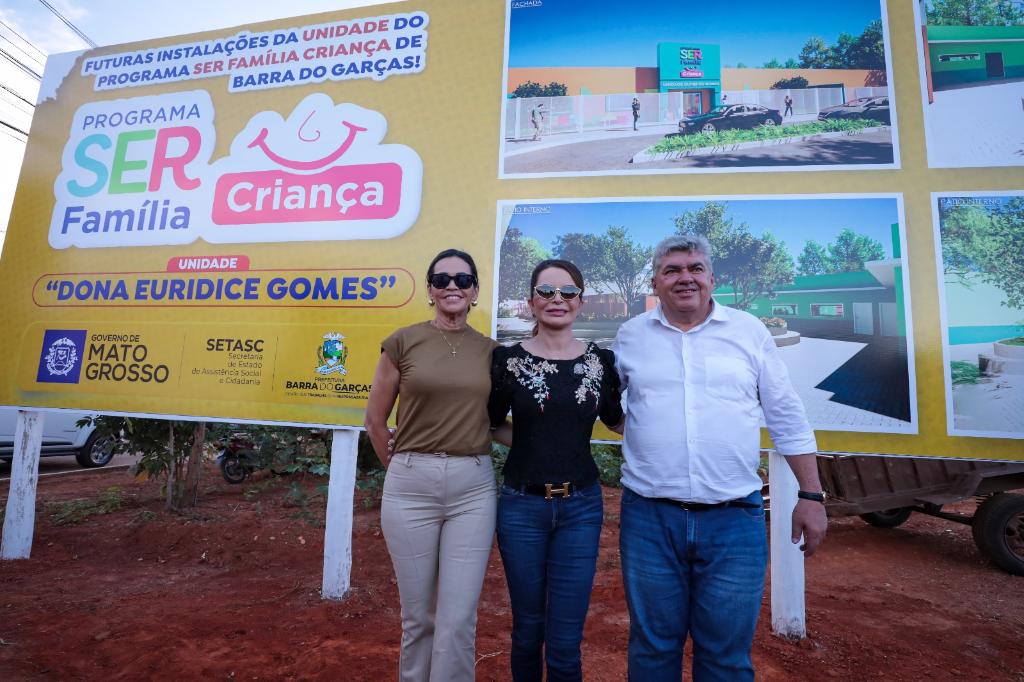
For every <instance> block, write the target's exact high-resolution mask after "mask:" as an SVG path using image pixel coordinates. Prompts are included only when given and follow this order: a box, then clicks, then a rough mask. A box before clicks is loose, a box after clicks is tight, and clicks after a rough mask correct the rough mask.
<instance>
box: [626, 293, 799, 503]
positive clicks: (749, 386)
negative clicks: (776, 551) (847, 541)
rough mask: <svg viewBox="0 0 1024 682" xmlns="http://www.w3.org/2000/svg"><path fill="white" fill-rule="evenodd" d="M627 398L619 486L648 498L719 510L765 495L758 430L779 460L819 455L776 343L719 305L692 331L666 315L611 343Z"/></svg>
mask: <svg viewBox="0 0 1024 682" xmlns="http://www.w3.org/2000/svg"><path fill="white" fill-rule="evenodd" d="M612 350H614V351H615V364H616V367H617V369H618V371H619V376H620V377H621V379H622V384H623V387H624V388H625V389H626V424H625V432H624V434H625V435H624V438H623V446H622V451H623V452H622V454H623V457H624V458H625V464H624V465H623V467H622V484H623V485H625V486H627V487H628V488H629V489H630V490H632V491H634V492H636V493H638V494H640V495H643V496H644V497H665V498H670V499H673V500H681V501H688V502H705V503H714V502H723V501H725V500H732V499H737V498H741V497H746V496H747V495H749V494H750V493H752V492H754V491H755V490H758V489H760V488H761V479H760V477H759V476H758V475H757V466H758V460H759V457H760V433H761V431H760V423H761V419H760V418H761V414H762V412H763V414H764V418H765V423H766V424H767V425H768V433H769V435H771V437H772V441H773V442H774V443H775V448H776V450H777V451H778V452H779V453H780V454H782V455H800V454H806V453H812V452H815V451H816V450H817V449H818V446H817V443H816V442H815V439H814V431H813V430H811V426H810V424H809V423H808V422H807V415H806V413H805V412H804V406H803V403H802V402H801V401H800V398H799V396H797V394H796V391H795V390H794V389H793V385H792V384H791V383H790V380H789V372H788V371H787V370H786V366H785V364H783V362H782V358H781V357H780V356H779V353H778V350H777V349H776V347H775V342H774V341H773V340H772V337H771V334H770V333H769V332H768V330H767V329H766V328H765V326H764V324H762V323H761V321H760V320H758V319H757V318H756V317H754V316H753V315H750V314H749V313H745V312H743V311H741V310H736V309H734V308H729V307H727V306H724V305H720V304H717V303H715V304H713V305H712V310H711V314H710V315H709V316H708V318H707V319H706V320H705V321H704V322H703V323H701V324H700V325H698V326H697V327H694V328H693V329H691V330H689V331H685V332H684V331H682V330H681V329H679V328H677V327H673V326H672V325H671V324H669V322H668V321H667V320H666V319H665V316H664V313H663V312H662V309H661V306H660V305H659V306H658V307H656V308H654V309H653V310H650V311H648V312H646V313H644V314H643V315H639V316H637V317H635V318H633V319H632V320H629V321H628V322H626V323H625V324H623V325H622V326H621V327H620V328H619V332H618V334H617V335H616V337H615V342H614V343H613V344H612Z"/></svg>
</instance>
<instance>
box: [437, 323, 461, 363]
mask: <svg viewBox="0 0 1024 682" xmlns="http://www.w3.org/2000/svg"><path fill="white" fill-rule="evenodd" d="M434 329H436V330H437V333H438V334H440V335H441V338H442V339H444V342H445V343H446V344H448V349H449V350H450V351H451V354H452V360H454V359H455V354H456V353H458V352H459V348H461V347H462V342H463V341H465V340H466V337H465V336H463V337H462V338H461V339H459V343H458V345H455V346H453V345H452V342H451V341H449V340H448V337H447V336H445V335H444V332H443V331H441V328H440V327H438V326H437V325H436V324H435V325H434Z"/></svg>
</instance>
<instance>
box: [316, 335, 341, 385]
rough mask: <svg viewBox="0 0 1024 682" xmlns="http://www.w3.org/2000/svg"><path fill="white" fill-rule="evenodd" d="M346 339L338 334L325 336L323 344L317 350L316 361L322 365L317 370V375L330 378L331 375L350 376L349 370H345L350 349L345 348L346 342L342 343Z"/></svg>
mask: <svg viewBox="0 0 1024 682" xmlns="http://www.w3.org/2000/svg"><path fill="white" fill-rule="evenodd" d="M344 338H345V337H344V336H342V335H341V334H339V333H337V332H331V333H329V334H324V341H323V343H321V344H320V347H319V348H317V349H316V359H317V362H319V363H320V364H319V366H318V367H317V368H316V372H317V374H320V375H322V376H329V375H331V374H341V375H342V376H344V375H345V374H348V370H347V369H345V361H346V360H347V359H348V348H347V347H346V346H345V343H344V341H342V339H344Z"/></svg>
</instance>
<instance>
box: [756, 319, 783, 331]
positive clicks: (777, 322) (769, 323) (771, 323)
mask: <svg viewBox="0 0 1024 682" xmlns="http://www.w3.org/2000/svg"><path fill="white" fill-rule="evenodd" d="M760 320H761V322H762V323H763V324H764V326H766V327H769V328H771V327H777V328H780V329H786V328H788V327H789V323H788V322H786V321H785V320H784V319H782V318H781V317H762V318H760Z"/></svg>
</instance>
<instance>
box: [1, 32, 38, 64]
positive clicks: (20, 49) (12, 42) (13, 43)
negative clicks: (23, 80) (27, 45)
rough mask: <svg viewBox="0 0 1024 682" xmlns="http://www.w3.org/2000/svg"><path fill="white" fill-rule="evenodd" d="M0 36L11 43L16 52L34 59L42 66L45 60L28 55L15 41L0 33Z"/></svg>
mask: <svg viewBox="0 0 1024 682" xmlns="http://www.w3.org/2000/svg"><path fill="white" fill-rule="evenodd" d="M0 38H3V39H4V40H6V41H7V42H8V43H10V44H11V47H13V48H14V49H15V50H17V51H18V52H20V53H22V54H23V55H25V56H26V57H28V58H29V59H31V60H32V61H34V62H35V63H36V64H38V65H39V66H44V64H45V62H41V61H39V59H37V58H36V57H33V56H32V55H30V54H29V53H28V52H26V51H25V50H24V49H22V47H21V46H20V45H18V44H17V43H16V42H14V41H13V40H11V39H10V38H8V37H7V36H5V35H3V34H2V33H0Z"/></svg>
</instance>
